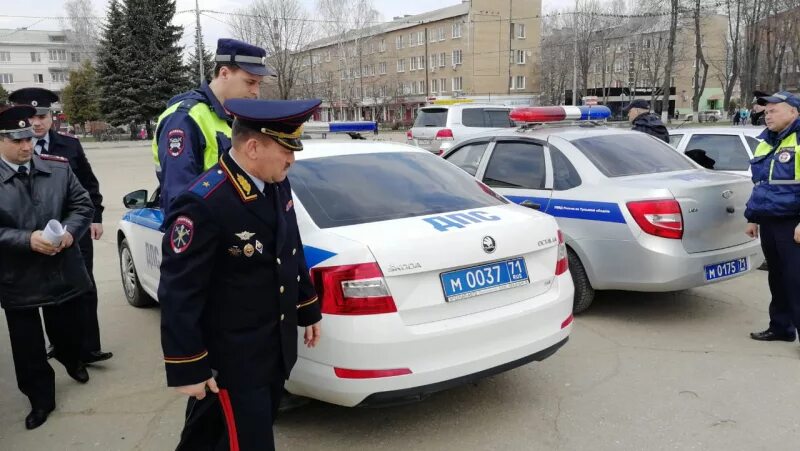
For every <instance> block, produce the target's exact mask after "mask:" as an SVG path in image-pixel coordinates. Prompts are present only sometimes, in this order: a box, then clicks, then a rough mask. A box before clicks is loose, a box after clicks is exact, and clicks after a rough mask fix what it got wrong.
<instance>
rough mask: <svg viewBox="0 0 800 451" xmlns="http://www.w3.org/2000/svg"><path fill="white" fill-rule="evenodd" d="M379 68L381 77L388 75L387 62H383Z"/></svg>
mask: <svg viewBox="0 0 800 451" xmlns="http://www.w3.org/2000/svg"><path fill="white" fill-rule="evenodd" d="M378 68H379V70H380V72H381V75H386V62H385V61H384V62H382V63H380V64H379V65H378Z"/></svg>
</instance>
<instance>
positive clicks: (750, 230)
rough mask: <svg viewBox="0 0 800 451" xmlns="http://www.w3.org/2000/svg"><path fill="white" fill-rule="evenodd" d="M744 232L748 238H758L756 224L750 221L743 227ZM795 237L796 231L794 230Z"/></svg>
mask: <svg viewBox="0 0 800 451" xmlns="http://www.w3.org/2000/svg"><path fill="white" fill-rule="evenodd" d="M744 233H745V234H747V236H749V237H750V238H758V224H753V223H752V222H748V223H747V228H746V229H744ZM794 236H795V239H797V231H796V230H795V232H794Z"/></svg>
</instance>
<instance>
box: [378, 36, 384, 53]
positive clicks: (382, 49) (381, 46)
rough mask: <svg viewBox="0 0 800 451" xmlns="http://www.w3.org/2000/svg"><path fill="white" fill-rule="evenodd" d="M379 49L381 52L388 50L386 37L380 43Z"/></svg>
mask: <svg viewBox="0 0 800 451" xmlns="http://www.w3.org/2000/svg"><path fill="white" fill-rule="evenodd" d="M378 51H379V52H381V53H383V52H385V51H386V39H381V42H379V43H378Z"/></svg>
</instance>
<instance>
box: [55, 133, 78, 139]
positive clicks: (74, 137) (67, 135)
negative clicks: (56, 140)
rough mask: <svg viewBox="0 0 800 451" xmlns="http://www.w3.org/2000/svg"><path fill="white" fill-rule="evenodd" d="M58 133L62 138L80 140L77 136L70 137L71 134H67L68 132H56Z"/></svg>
mask: <svg viewBox="0 0 800 451" xmlns="http://www.w3.org/2000/svg"><path fill="white" fill-rule="evenodd" d="M56 133H58V134H59V135H61V136H66V137H67V138H72V139H78V137H77V136H75V135H70V134H69V133H67V132H56Z"/></svg>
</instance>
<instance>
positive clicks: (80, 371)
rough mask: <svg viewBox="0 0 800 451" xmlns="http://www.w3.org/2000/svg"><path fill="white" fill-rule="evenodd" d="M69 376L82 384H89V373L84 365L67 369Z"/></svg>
mask: <svg viewBox="0 0 800 451" xmlns="http://www.w3.org/2000/svg"><path fill="white" fill-rule="evenodd" d="M67 374H69V377H71V378H73V379H75V380H76V381H78V382H80V383H81V384H85V383H87V382H89V372H88V371H86V367H85V366H83V364H82V363H81V364H79V365H78V366H76V367H74V368H67Z"/></svg>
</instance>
